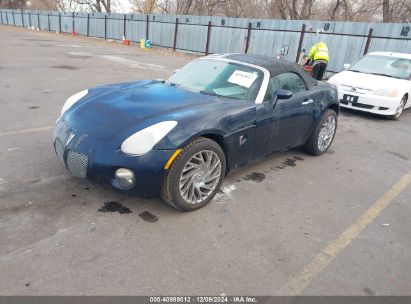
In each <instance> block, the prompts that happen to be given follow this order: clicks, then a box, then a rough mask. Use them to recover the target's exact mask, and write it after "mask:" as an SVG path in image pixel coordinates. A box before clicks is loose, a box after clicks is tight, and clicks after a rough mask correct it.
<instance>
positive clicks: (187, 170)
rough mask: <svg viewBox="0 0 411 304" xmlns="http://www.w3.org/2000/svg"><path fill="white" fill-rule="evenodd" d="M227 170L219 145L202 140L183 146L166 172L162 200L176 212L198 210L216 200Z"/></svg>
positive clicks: (203, 138)
mask: <svg viewBox="0 0 411 304" xmlns="http://www.w3.org/2000/svg"><path fill="white" fill-rule="evenodd" d="M196 166H199V167H196ZM225 168H226V159H225V155H224V151H223V150H222V148H221V147H220V145H219V144H218V143H216V142H215V141H213V140H211V139H208V138H205V137H199V138H197V139H195V140H193V141H192V142H191V143H189V144H188V145H187V146H185V147H184V149H183V150H182V152H181V153H180V154H179V155H178V156H177V157H176V159H175V160H174V161H173V163H172V164H171V166H170V168H169V169H168V170H167V171H166V173H165V176H164V180H163V185H162V187H161V198H162V199H163V201H164V202H166V203H167V204H169V205H170V206H172V207H174V208H175V209H177V210H181V211H193V210H197V209H199V208H201V207H203V206H205V205H206V204H207V203H209V202H210V201H211V200H212V199H213V198H214V196H215V195H216V193H217V191H218V190H219V189H220V186H221V183H222V182H223V179H224V176H225Z"/></svg>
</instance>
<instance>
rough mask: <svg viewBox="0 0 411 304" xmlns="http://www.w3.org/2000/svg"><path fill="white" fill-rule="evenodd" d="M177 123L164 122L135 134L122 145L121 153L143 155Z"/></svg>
mask: <svg viewBox="0 0 411 304" xmlns="http://www.w3.org/2000/svg"><path fill="white" fill-rule="evenodd" d="M176 125H177V122H176V121H162V122H159V123H157V124H155V125H152V126H149V127H147V128H145V129H143V130H140V131H138V132H137V133H134V134H133V135H131V136H130V137H128V138H127V139H126V140H125V141H124V142H123V143H122V144H121V151H122V152H123V153H126V154H129V155H136V156H138V155H143V154H145V153H147V152H148V151H150V150H151V149H152V148H153V147H154V145H155V144H156V143H158V142H159V141H160V140H161V139H163V137H164V136H166V135H167V134H168V132H170V131H171V130H172V129H173V128H174V127H175V126H176Z"/></svg>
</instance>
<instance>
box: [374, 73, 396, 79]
mask: <svg viewBox="0 0 411 304" xmlns="http://www.w3.org/2000/svg"><path fill="white" fill-rule="evenodd" d="M370 74H372V75H377V76H386V77H391V78H397V79H401V78H400V77H397V76H393V75H388V74H384V73H370Z"/></svg>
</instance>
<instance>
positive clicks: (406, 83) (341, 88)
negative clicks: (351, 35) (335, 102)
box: [328, 52, 411, 119]
mask: <svg viewBox="0 0 411 304" xmlns="http://www.w3.org/2000/svg"><path fill="white" fill-rule="evenodd" d="M344 68H345V69H346V70H345V71H343V72H341V73H338V74H336V75H334V76H332V77H331V78H330V79H329V80H328V82H329V83H332V84H334V85H336V86H337V87H338V99H339V100H340V106H341V107H344V108H350V109H355V110H360V111H366V112H371V113H375V114H381V115H386V116H389V117H390V118H392V119H398V118H399V117H400V115H401V114H402V112H403V110H404V109H405V108H409V107H411V100H410V99H411V54H401V53H389V52H375V53H369V54H367V55H365V56H364V57H362V58H361V59H359V60H358V61H356V62H355V63H353V64H352V65H349V64H345V65H344Z"/></svg>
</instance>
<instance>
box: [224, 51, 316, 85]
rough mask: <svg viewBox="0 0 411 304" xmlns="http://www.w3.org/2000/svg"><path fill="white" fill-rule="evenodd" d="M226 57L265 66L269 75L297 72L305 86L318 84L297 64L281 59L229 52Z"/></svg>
mask: <svg viewBox="0 0 411 304" xmlns="http://www.w3.org/2000/svg"><path fill="white" fill-rule="evenodd" d="M224 58H226V59H230V60H236V61H241V62H245V63H250V64H254V65H258V66H261V67H263V68H266V69H267V70H268V71H269V72H270V75H271V77H274V76H276V75H278V74H281V73H285V72H292V73H297V74H298V75H300V76H301V78H303V79H304V81H305V83H306V84H307V87H308V88H309V89H311V88H312V87H313V86H316V85H317V84H318V81H317V80H315V79H314V78H312V77H310V76H309V75H308V74H307V73H306V72H304V71H303V70H302V69H301V68H300V67H299V66H298V64H296V63H294V62H290V61H286V60H282V59H276V58H271V57H267V56H259V55H248V54H229V55H226V56H224Z"/></svg>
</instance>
